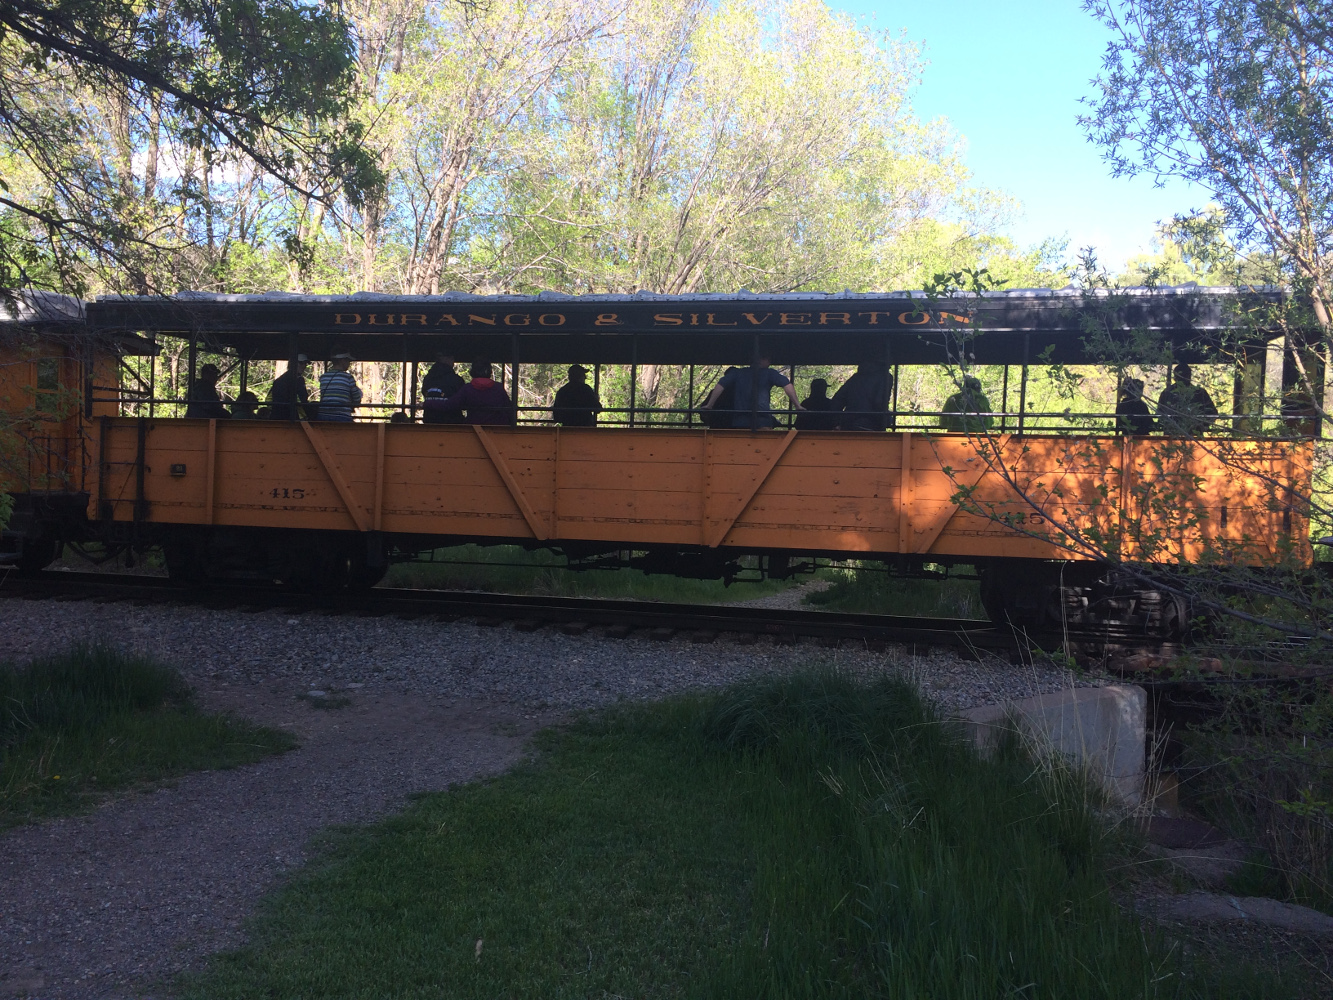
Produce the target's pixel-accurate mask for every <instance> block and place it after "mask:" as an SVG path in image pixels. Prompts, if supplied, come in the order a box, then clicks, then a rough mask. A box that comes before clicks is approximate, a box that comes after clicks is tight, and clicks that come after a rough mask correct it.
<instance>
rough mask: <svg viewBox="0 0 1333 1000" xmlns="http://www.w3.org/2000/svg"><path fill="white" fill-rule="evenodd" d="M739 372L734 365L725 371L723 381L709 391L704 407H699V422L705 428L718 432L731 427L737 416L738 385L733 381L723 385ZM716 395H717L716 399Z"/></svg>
mask: <svg viewBox="0 0 1333 1000" xmlns="http://www.w3.org/2000/svg"><path fill="white" fill-rule="evenodd" d="M738 371H740V369H739V368H737V367H735V366H734V365H733V366H732V367H730V368H728V369H727V370H726V371H724V372H723V373H722V379H721V380H719V381H718V383H717V385H715V386H714V387H713V388H712V389H711V390H710V391H709V394H708V396H707V398H705V399H704V403H703V405H702V406H701V407H699V421H700V422H701V423H702V424H703V425H704V426H705V427H708V428H711V429H712V430H715V431H717V430H722V429H723V428H724V427H730V426H731V418H732V417H733V416H734V415H735V412H734V411H735V409H736V383H735V382H734V381H731V382H727V384H726V385H723V382H724V381H726V378H727V376H728V375H730V374H731V373H732V372H738ZM719 388H720V389H721V390H722V391H721V392H720V393H718V392H717V390H718V389H719ZM714 393H716V394H717V396H716V398H714Z"/></svg>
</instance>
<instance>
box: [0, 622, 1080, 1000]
mask: <svg viewBox="0 0 1333 1000" xmlns="http://www.w3.org/2000/svg"><path fill="white" fill-rule="evenodd" d="M0 622H3V626H4V627H3V628H0V660H24V659H27V658H28V657H30V656H34V655H39V654H44V653H48V652H51V651H53V650H57V649H59V648H61V647H62V646H64V645H67V644H68V643H70V642H72V641H75V640H77V639H104V640H107V641H111V642H114V643H116V644H118V645H122V646H124V647H128V648H132V649H135V650H139V651H143V652H147V653H151V654H153V655H155V656H157V657H159V658H161V659H162V660H164V661H166V662H168V663H171V664H173V665H175V666H177V667H178V668H179V669H180V670H181V671H182V672H183V673H184V674H185V676H186V678H187V679H188V680H189V681H190V682H191V683H192V684H194V685H195V686H196V688H197V690H198V691H199V695H200V700H201V701H202V703H203V704H204V706H205V707H208V708H213V709H230V710H234V711H237V712H238V713H240V714H243V715H245V716H247V717H249V718H253V719H255V720H256V721H259V722H262V723H265V724H268V725H278V726H286V727H288V728H290V729H292V730H293V731H294V732H295V733H296V734H297V736H298V737H299V739H300V741H301V746H300V749H298V750H296V751H293V752H291V753H288V754H284V755H282V756H280V757H276V758H270V759H269V760H266V761H264V762H261V763H259V764H257V765H254V766H251V767H247V768H240V769H237V770H233V771H221V772H209V773H202V774H194V775H189V776H187V777H185V778H182V779H180V780H178V781H176V782H173V783H171V784H170V785H168V786H163V787H160V788H157V789H154V790H151V791H149V792H147V793H141V794H133V795H129V796H125V797H122V798H119V799H117V800H115V801H112V802H110V803H108V804H106V805H104V806H103V807H101V808H99V809H97V810H96V811H95V812H93V813H92V814H90V815H87V816H79V817H71V818H66V819H59V820H54V821H50V822H46V823H42V824H38V825H33V826H28V827H22V828H18V829H15V830H11V831H9V832H7V833H5V834H0V900H2V901H3V906H2V907H0V996H5V995H8V996H34V997H53V998H84V997H88V998H93V997H96V998H102V997H128V996H136V997H139V996H148V995H165V994H164V993H162V992H161V991H162V988H163V987H162V984H164V983H166V982H168V981H169V977H170V976H172V975H173V974H175V973H177V972H179V971H181V970H186V969H190V968H194V967H197V966H198V964H199V963H200V962H202V961H203V960H204V959H205V958H206V956H207V955H208V954H210V953H212V952H215V951H217V950H219V949H223V948H228V947H234V946H236V945H237V944H239V943H241V941H242V940H243V932H242V925H243V920H244V918H245V916H246V915H247V914H248V913H250V912H251V911H252V909H253V907H254V905H255V903H256V902H257V901H258V899H259V898H260V896H262V895H263V894H264V893H265V892H267V891H269V890H270V889H271V888H273V886H274V884H275V883H276V882H277V881H278V880H280V879H281V878H282V876H283V875H284V873H286V872H289V871H291V870H292V869H293V868H294V867H296V866H298V865H300V864H302V863H303V862H304V861H305V860H307V857H308V854H307V850H308V844H309V841H310V838H311V835H312V834H314V833H316V832H317V831H318V830H320V829H321V828H324V827H326V826H329V825H330V824H339V823H358V822H366V821H369V820H372V819H374V818H376V817H378V816H381V815H384V814H385V813H387V812H390V811H393V810H395V809H398V808H401V806H402V804H403V803H404V801H405V800H406V796H408V795H409V794H411V793H413V792H419V791H432V790H439V789H443V788H447V787H448V786H449V785H450V784H452V783H456V782H461V781H467V780H470V779H473V778H476V777H479V776H483V775H486V774H493V773H496V772H498V771H500V770H503V769H504V768H505V767H508V766H510V765H511V764H512V763H513V762H514V761H515V760H516V759H518V756H519V755H520V754H521V752H522V747H523V745H524V741H525V739H526V737H527V736H528V735H529V734H530V733H531V732H532V731H533V730H534V729H535V728H536V727H538V726H539V725H542V724H544V723H546V722H549V721H554V720H557V719H559V718H560V717H562V716H564V715H565V714H566V713H568V712H569V711H571V710H576V709H582V708H595V707H598V706H604V705H609V704H613V703H615V702H618V701H622V700H627V699H628V700H648V699H654V698H658V697H661V696H664V695H668V694H672V693H675V692H680V691H685V690H694V689H701V688H710V687H718V686H723V685H727V684H730V683H733V682H735V681H737V680H741V679H743V678H746V677H751V676H755V675H757V674H766V673H774V672H785V671H791V670H794V669H799V668H800V667H804V666H810V665H813V664H828V665H832V666H837V667H841V668H844V669H848V670H852V671H855V672H857V673H864V674H867V675H870V674H876V673H880V672H884V671H894V672H899V673H902V674H904V675H906V676H909V677H912V678H913V679H915V680H916V681H917V682H918V683H919V684H920V685H921V687H922V689H923V690H924V691H925V693H926V694H927V696H929V697H930V698H931V699H932V700H934V701H935V702H936V703H937V704H938V705H939V706H940V707H941V708H942V709H943V710H945V711H950V712H952V711H958V710H960V709H963V708H969V707H974V706H977V705H984V704H993V703H996V702H1002V701H1005V700H1010V699H1018V698H1024V697H1028V696H1030V695H1034V694H1042V693H1046V692H1050V691H1054V690H1059V689H1062V688H1067V687H1069V686H1071V685H1074V684H1086V683H1096V681H1089V680H1088V679H1079V678H1076V677H1075V676H1074V675H1072V674H1070V673H1069V672H1068V671H1064V670H1060V669H1056V668H1053V667H1050V666H1041V665H1037V666H1033V665H1028V666H1016V665H1011V664H1010V663H1008V662H1004V661H1001V660H999V659H985V660H983V661H980V662H977V661H972V660H968V659H964V658H962V657H959V656H957V655H955V654H953V653H948V652H943V651H938V650H937V651H929V652H925V653H923V654H922V655H919V656H918V655H913V654H912V653H911V652H910V651H908V650H905V649H902V648H890V649H889V650H887V651H885V652H872V651H869V650H849V649H845V648H844V649H828V648H823V647H820V646H817V645H813V644H811V645H807V644H804V643H803V644H801V645H797V646H780V645H774V644H772V643H771V642H770V641H769V640H767V639H761V640H760V641H758V642H757V643H754V644H753V645H739V644H736V643H735V642H733V641H732V638H733V637H729V636H722V637H719V638H718V640H717V641H716V642H713V643H707V644H699V643H692V642H687V641H684V640H683V637H682V638H677V639H674V640H668V641H655V640H652V639H648V638H636V637H630V638H628V639H609V638H605V637H603V636H602V635H601V634H600V633H599V632H598V631H597V630H591V631H589V632H588V633H586V634H584V635H580V636H567V635H563V634H560V633H558V632H556V631H554V630H551V629H541V630H539V631H536V632H520V631H516V630H514V629H511V628H507V627H495V628H485V627H479V626H477V625H475V624H472V623H470V622H467V621H460V622H454V623H444V622H440V621H432V620H426V619H421V620H415V621H402V620H398V619H395V618H391V617H385V618H356V617H350V616H325V615H319V614H305V615H293V614H290V613H283V612H272V611H264V612H258V613H247V612H244V611H217V610H209V609H206V608H200V607H193V606H163V605H147V606H134V605H132V604H128V603H115V604H96V603H92V602H57V601H46V600H42V601H27V600H14V599H8V600H0ZM312 690H316V691H321V692H326V693H328V694H329V695H337V696H338V698H339V701H340V702H341V701H342V700H343V699H346V700H347V701H350V704H349V705H348V706H347V707H345V708H341V709H327V708H319V707H316V706H315V704H314V702H317V701H318V700H319V696H315V697H314V698H311V697H310V696H309V692H311V691H312Z"/></svg>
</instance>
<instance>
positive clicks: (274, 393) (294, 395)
mask: <svg viewBox="0 0 1333 1000" xmlns="http://www.w3.org/2000/svg"><path fill="white" fill-rule="evenodd" d="M308 364H309V361H308V360H307V359H306V356H305V355H304V354H298V355H297V356H296V360H295V361H293V362H292V363H291V364H290V365H288V366H287V370H286V371H285V372H283V373H282V374H281V375H279V376H278V377H277V378H276V379H274V380H273V387H272V388H271V389H269V391H268V404H269V405H268V418H269V419H270V420H313V419H314V409H315V404H313V403H311V402H310V389H309V387H307V386H306V384H305V371H306V366H307V365H308Z"/></svg>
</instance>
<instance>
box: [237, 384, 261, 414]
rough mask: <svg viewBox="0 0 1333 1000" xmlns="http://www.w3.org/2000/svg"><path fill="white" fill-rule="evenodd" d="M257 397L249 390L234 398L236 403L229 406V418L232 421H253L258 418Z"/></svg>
mask: <svg viewBox="0 0 1333 1000" xmlns="http://www.w3.org/2000/svg"><path fill="white" fill-rule="evenodd" d="M258 411H259V397H258V396H256V395H255V394H254V393H253V392H251V391H250V390H249V389H246V390H245V392H243V393H241V394H240V395H238V396H237V397H236V402H234V403H232V404H231V418H232V419H233V420H254V419H256V418H257V417H258V416H259V412H258Z"/></svg>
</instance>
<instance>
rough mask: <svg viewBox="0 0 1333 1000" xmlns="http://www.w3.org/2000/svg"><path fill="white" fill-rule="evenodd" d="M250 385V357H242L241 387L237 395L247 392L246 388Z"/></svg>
mask: <svg viewBox="0 0 1333 1000" xmlns="http://www.w3.org/2000/svg"><path fill="white" fill-rule="evenodd" d="M249 386H250V359H249V358H241V388H240V390H239V391H238V393H237V395H240V393H242V392H245V390H246V389H247V388H249Z"/></svg>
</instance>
